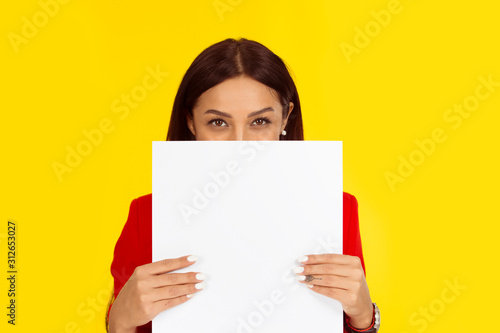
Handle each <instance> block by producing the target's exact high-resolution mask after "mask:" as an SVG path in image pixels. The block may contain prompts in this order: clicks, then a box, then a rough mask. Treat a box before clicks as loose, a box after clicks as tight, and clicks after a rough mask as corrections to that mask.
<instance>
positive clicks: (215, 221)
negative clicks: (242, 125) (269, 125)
mask: <svg viewBox="0 0 500 333" xmlns="http://www.w3.org/2000/svg"><path fill="white" fill-rule="evenodd" d="M342 198H343V196H342V142H341V141H161V142H156V141H155V142H153V239H152V240H153V261H158V260H161V259H166V258H177V257H181V256H185V255H191V254H193V255H196V256H198V261H197V262H196V263H195V264H193V265H191V266H189V267H186V268H182V269H179V270H176V271H174V272H175V273H183V272H202V273H205V274H206V275H207V278H206V280H205V288H204V289H203V290H201V291H199V292H197V293H196V294H195V295H194V297H193V298H191V299H190V300H188V301H187V302H185V303H183V304H180V305H178V306H176V307H174V308H171V309H168V310H165V311H163V312H162V313H160V314H159V315H158V316H156V317H155V318H154V320H153V332H170V333H180V332H204V333H216V332H217V333H221V332H235V333H252V332H259V333H271V332H272V333H276V332H288V333H294V332H297V333H299V332H301V333H302V332H331V333H342V332H343V312H342V306H341V304H340V303H339V302H338V301H336V300H334V299H331V298H329V297H326V296H324V295H321V294H318V293H316V292H314V291H312V290H310V289H309V288H307V286H305V285H304V284H302V283H299V282H298V281H297V280H296V278H295V276H296V274H295V273H293V271H292V269H293V268H294V267H295V266H297V265H299V263H298V262H297V261H296V259H297V258H298V257H300V256H303V255H307V254H320V253H342ZM167 274H168V273H167Z"/></svg>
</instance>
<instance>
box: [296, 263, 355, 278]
mask: <svg viewBox="0 0 500 333" xmlns="http://www.w3.org/2000/svg"><path fill="white" fill-rule="evenodd" d="M301 268H303V270H302V269H301ZM294 272H295V273H297V274H300V275H311V274H329V275H337V276H350V275H351V273H352V269H351V268H350V267H349V266H345V265H333V264H318V265H303V266H298V267H296V268H294Z"/></svg>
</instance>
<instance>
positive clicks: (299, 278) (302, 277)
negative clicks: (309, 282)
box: [297, 275, 306, 281]
mask: <svg viewBox="0 0 500 333" xmlns="http://www.w3.org/2000/svg"><path fill="white" fill-rule="evenodd" d="M305 279H306V276H305V275H297V280H299V281H304V280H305Z"/></svg>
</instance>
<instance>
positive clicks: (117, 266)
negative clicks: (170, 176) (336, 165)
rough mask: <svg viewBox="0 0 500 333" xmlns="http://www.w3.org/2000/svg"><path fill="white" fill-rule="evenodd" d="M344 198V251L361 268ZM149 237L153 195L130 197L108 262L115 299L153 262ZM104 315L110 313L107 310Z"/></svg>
mask: <svg viewBox="0 0 500 333" xmlns="http://www.w3.org/2000/svg"><path fill="white" fill-rule="evenodd" d="M343 200H344V204H343V207H344V208H343V209H344V212H343V252H344V254H348V255H351V256H357V257H359V258H360V259H361V264H362V266H363V270H364V269H365V263H364V260H363V252H362V249H361V237H360V233H359V223H358V202H357V200H356V198H355V197H354V196H353V195H351V194H349V193H346V192H344V199H343ZM152 238H153V237H152V194H147V195H144V196H141V197H138V198H136V199H134V200H132V203H131V204H130V210H129V214H128V218H127V222H126V223H125V226H124V227H123V230H122V233H121V235H120V237H119V238H118V241H117V242H116V245H115V251H114V257H113V262H112V263H111V274H112V275H113V278H114V296H115V298H116V296H117V295H118V293H119V292H120V290H121V289H122V287H123V285H124V284H125V282H127V281H128V279H129V277H130V276H131V275H132V273H133V272H134V269H135V268H136V267H137V266H141V265H144V264H148V263H151V262H152V257H153V255H152V252H153V247H152ZM365 275H366V271H365ZM109 310H111V307H110V309H109ZM107 315H108V316H109V311H108V314H107ZM151 331H152V322H149V323H147V324H145V325H143V326H140V327H138V328H137V332H151Z"/></svg>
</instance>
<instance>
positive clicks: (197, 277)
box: [196, 273, 207, 280]
mask: <svg viewBox="0 0 500 333" xmlns="http://www.w3.org/2000/svg"><path fill="white" fill-rule="evenodd" d="M206 277H207V276H206V275H205V274H203V273H198V274H196V279H197V280H205V278H206Z"/></svg>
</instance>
